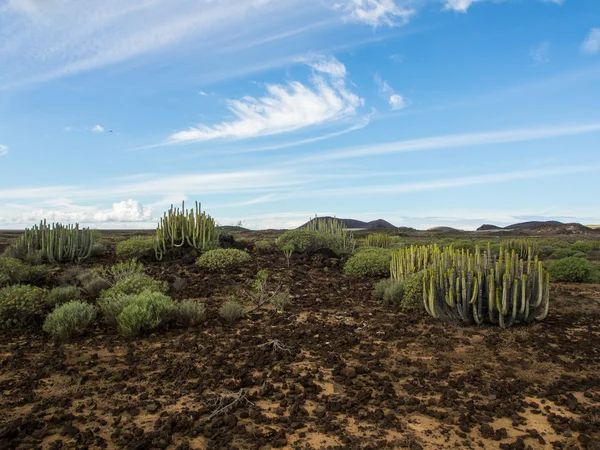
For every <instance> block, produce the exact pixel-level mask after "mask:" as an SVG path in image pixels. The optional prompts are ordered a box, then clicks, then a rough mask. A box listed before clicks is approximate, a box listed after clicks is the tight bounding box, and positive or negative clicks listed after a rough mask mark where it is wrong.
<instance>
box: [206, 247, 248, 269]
mask: <svg viewBox="0 0 600 450" xmlns="http://www.w3.org/2000/svg"><path fill="white" fill-rule="evenodd" d="M249 260H250V255H249V254H248V253H246V252H244V251H242V250H238V249H235V248H227V249H224V248H220V249H216V250H210V251H208V252H206V253H204V254H202V255H200V257H199V258H198V260H197V261H196V265H197V266H198V267H201V268H202V269H205V270H208V271H210V272H221V273H226V272H229V271H230V270H233V269H235V268H236V267H239V266H241V265H242V264H244V263H245V262H248V261H249Z"/></svg>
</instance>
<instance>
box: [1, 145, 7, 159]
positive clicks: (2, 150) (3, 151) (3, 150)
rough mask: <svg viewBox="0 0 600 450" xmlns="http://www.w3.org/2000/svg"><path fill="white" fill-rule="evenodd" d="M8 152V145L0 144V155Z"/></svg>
mask: <svg viewBox="0 0 600 450" xmlns="http://www.w3.org/2000/svg"><path fill="white" fill-rule="evenodd" d="M7 153H8V147H7V146H6V145H2V144H0V156H4V155H6V154H7Z"/></svg>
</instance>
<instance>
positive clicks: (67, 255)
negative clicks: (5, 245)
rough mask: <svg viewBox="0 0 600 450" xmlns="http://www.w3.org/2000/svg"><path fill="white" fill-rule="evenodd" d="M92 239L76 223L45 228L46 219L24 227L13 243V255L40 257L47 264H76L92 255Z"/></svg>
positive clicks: (46, 226)
mask: <svg viewBox="0 0 600 450" xmlns="http://www.w3.org/2000/svg"><path fill="white" fill-rule="evenodd" d="M94 242H95V238H94V233H93V232H92V230H90V229H89V228H81V229H80V228H79V224H75V225H66V226H65V225H61V224H59V223H57V224H52V225H48V224H47V223H46V220H43V221H41V222H40V224H39V225H34V226H33V227H32V228H27V229H25V231H24V232H23V234H22V235H21V236H19V238H18V239H17V240H16V242H15V243H14V244H13V249H12V250H13V253H14V254H15V255H18V256H19V257H21V258H29V257H32V255H35V254H39V255H40V257H41V259H42V260H44V261H47V262H50V263H60V262H63V261H79V260H81V259H85V258H88V257H89V256H90V255H91V253H92V248H93V246H94Z"/></svg>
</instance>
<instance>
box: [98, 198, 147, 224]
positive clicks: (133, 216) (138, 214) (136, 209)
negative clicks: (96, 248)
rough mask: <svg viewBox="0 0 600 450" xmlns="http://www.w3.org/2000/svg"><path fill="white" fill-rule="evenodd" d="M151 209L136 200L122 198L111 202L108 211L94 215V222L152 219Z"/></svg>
mask: <svg viewBox="0 0 600 450" xmlns="http://www.w3.org/2000/svg"><path fill="white" fill-rule="evenodd" d="M152 212H153V209H152V208H150V207H147V208H144V206H143V205H142V204H141V203H140V202H138V201H137V200H131V199H129V200H124V201H122V202H118V203H113V205H112V209H111V210H110V211H109V212H99V213H96V214H95V215H94V221H95V222H139V221H146V220H151V219H152Z"/></svg>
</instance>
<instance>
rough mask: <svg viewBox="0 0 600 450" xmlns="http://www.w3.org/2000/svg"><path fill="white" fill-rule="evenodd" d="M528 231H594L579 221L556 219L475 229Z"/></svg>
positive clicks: (551, 232)
mask: <svg viewBox="0 0 600 450" xmlns="http://www.w3.org/2000/svg"><path fill="white" fill-rule="evenodd" d="M499 230H503V231H528V232H539V233H549V234H578V233H589V232H594V230H593V228H591V227H586V226H584V225H581V224H580V223H563V222H558V221H556V220H548V221H536V220H533V221H529V222H521V223H515V224H512V225H508V226H507V227H504V228H502V227H498V226H496V225H489V224H486V225H482V226H480V227H479V228H477V231H499Z"/></svg>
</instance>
